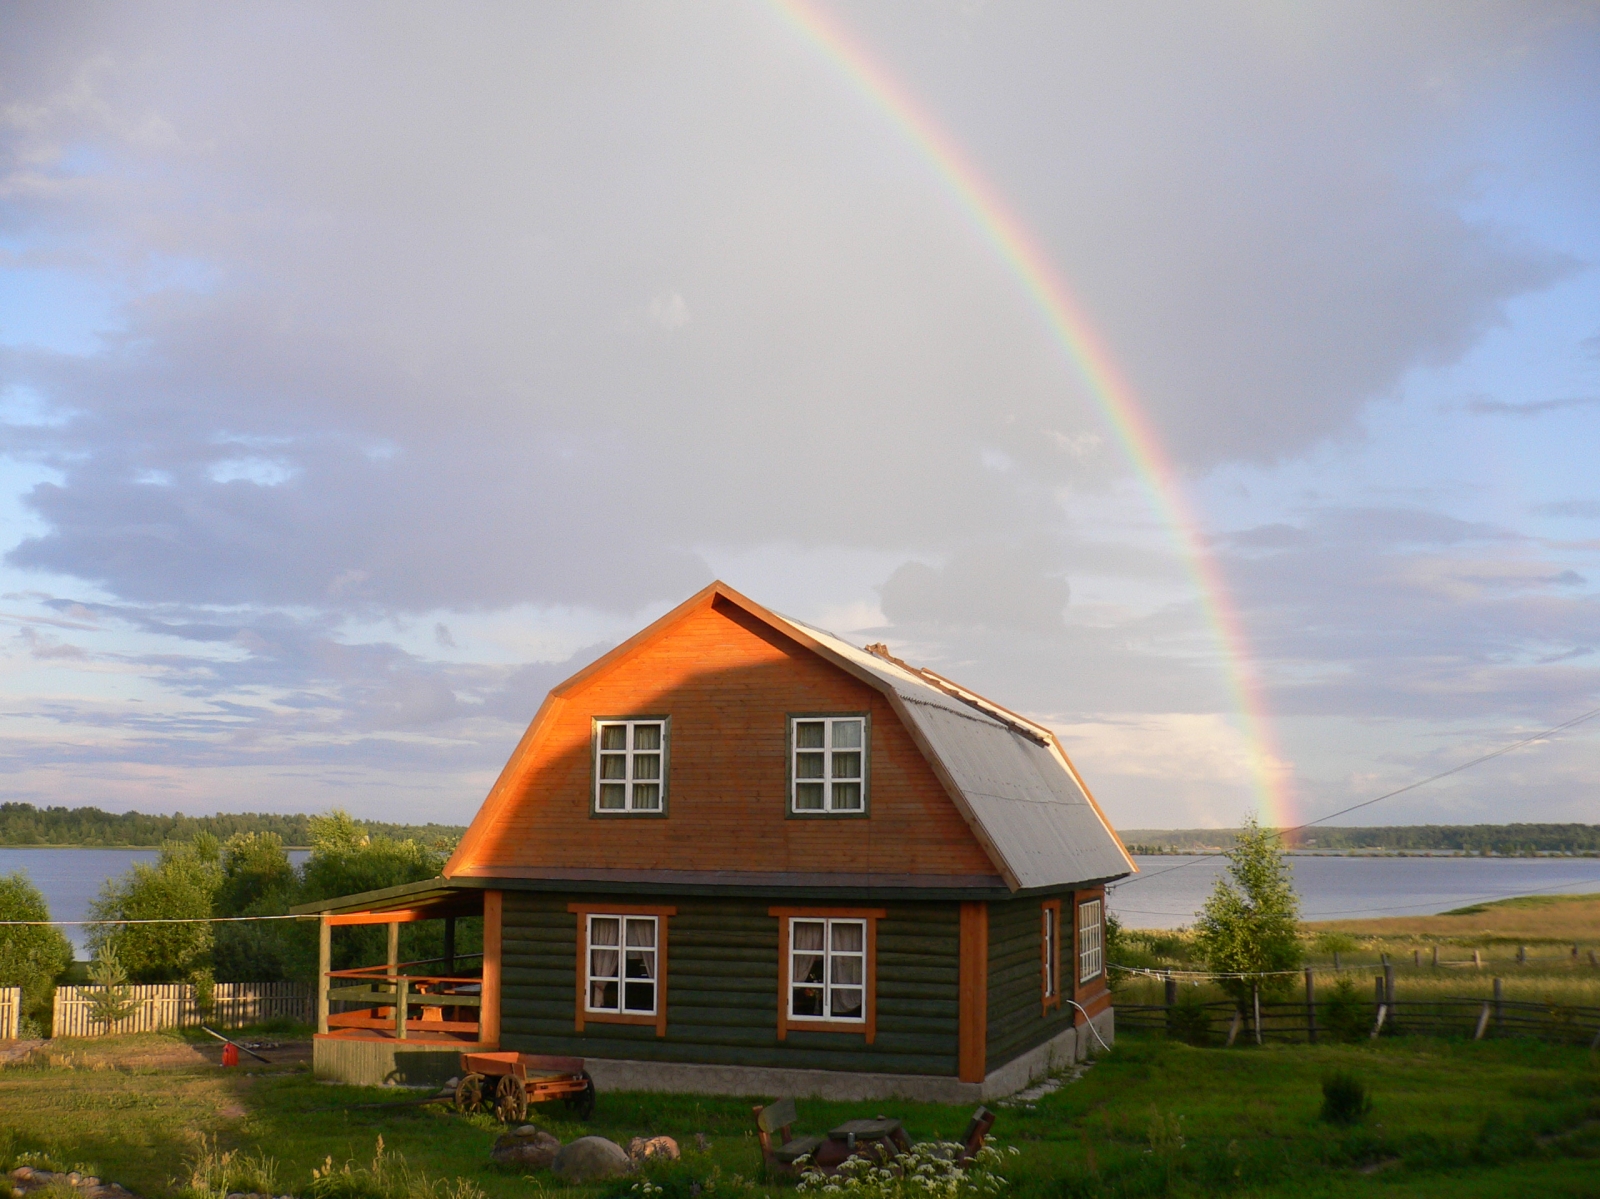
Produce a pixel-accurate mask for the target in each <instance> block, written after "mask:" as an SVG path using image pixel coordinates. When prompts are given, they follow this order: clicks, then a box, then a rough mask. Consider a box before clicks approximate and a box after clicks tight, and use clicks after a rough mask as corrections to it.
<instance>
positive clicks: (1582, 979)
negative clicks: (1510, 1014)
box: [1110, 895, 1600, 1008]
mask: <svg viewBox="0 0 1600 1199" xmlns="http://www.w3.org/2000/svg"><path fill="white" fill-rule="evenodd" d="M1302 928H1303V930H1304V934H1305V945H1306V951H1307V952H1306V965H1308V966H1310V967H1311V968H1312V970H1313V972H1314V976H1315V983H1316V987H1317V990H1318V993H1319V994H1326V993H1327V991H1328V989H1329V988H1330V987H1331V986H1332V985H1333V984H1334V983H1335V982H1336V981H1337V980H1338V979H1339V978H1340V977H1341V975H1345V976H1349V977H1352V978H1355V979H1357V980H1359V982H1360V983H1361V985H1362V988H1363V991H1364V993H1365V994H1368V995H1370V994H1371V993H1372V990H1371V988H1372V982H1371V980H1372V979H1373V977H1374V976H1375V975H1376V974H1378V973H1380V972H1381V971H1382V968H1383V963H1384V961H1385V959H1387V961H1388V963H1389V964H1390V965H1391V966H1392V967H1393V968H1394V972H1395V989H1396V993H1397V996H1398V997H1399V998H1400V999H1402V1000H1409V1001H1411V1002H1413V1003H1424V1002H1427V1001H1429V1000H1433V999H1441V998H1444V997H1461V998H1469V999H1479V1000H1488V999H1491V998H1492V997H1493V995H1494V980H1495V979H1496V978H1499V979H1501V981H1502V994H1503V995H1504V997H1505V998H1506V999H1508V1000H1513V1001H1525V1002H1530V1003H1542V1004H1551V1005H1560V1006H1566V1007H1592V1008H1600V965H1596V962H1595V959H1594V958H1591V957H1590V952H1591V951H1594V952H1595V953H1596V955H1597V956H1600V895H1536V896H1525V897H1522V898H1518V899H1506V900H1500V901H1498V902H1495V903H1487V904H1478V905H1474V906H1472V907H1467V908H1461V909H1458V910H1456V911H1454V912H1445V913H1442V914H1440V915H1436V916H1405V917H1384V918H1381V919H1374V920H1341V921H1327V922H1319V923H1307V924H1305V925H1303V926H1302ZM1120 938H1121V940H1120V943H1119V944H1117V945H1116V946H1115V947H1114V948H1113V950H1112V951H1111V954H1110V957H1111V959H1112V960H1113V961H1116V962H1120V963H1122V964H1124V965H1130V966H1135V967H1142V968H1145V969H1152V970H1164V969H1172V970H1174V971H1185V970H1195V971H1202V970H1204V969H1205V964H1204V963H1203V962H1201V961H1199V960H1198V958H1197V957H1196V955H1195V953H1194V948H1193V944H1192V942H1191V941H1190V938H1189V936H1188V934H1187V933H1186V932H1184V931H1182V930H1178V931H1172V932H1168V931H1152V930H1127V931H1124V932H1123V933H1121V934H1120ZM1435 950H1437V951H1438V959H1439V964H1438V965H1434V964H1433V963H1434V951H1435ZM1475 954H1476V957H1474V955H1475ZM1199 989H1200V991H1201V993H1202V994H1203V996H1204V997H1205V998H1207V999H1216V1000H1220V999H1221V998H1222V997H1223V996H1222V992H1221V991H1220V990H1218V989H1217V988H1215V987H1210V986H1203V987H1201V988H1199ZM1294 991H1295V993H1298V994H1303V986H1301V985H1299V984H1296V986H1295V988H1294ZM1162 992H1163V983H1162V981H1161V980H1160V979H1156V978H1150V977H1148V976H1139V975H1124V976H1123V977H1121V978H1120V979H1118V980H1117V982H1116V995H1117V1000H1118V1002H1119V1003H1129V1004H1152V1003H1160V1002H1161V999H1162Z"/></svg>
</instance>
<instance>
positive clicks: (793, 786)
mask: <svg viewBox="0 0 1600 1199" xmlns="http://www.w3.org/2000/svg"><path fill="white" fill-rule="evenodd" d="M846 722H848V723H852V724H854V725H856V726H857V728H858V729H859V730H860V732H859V736H860V745H857V746H845V747H844V748H843V749H839V750H836V749H835V746H834V732H835V725H836V724H839V723H846ZM802 724H821V725H822V729H823V736H822V746H821V748H820V749H819V748H817V747H814V746H805V747H802V746H801V745H800V744H799V741H800V726H801V725H802ZM871 741H872V721H871V719H870V718H869V717H868V715H867V713H865V712H807V713H797V714H792V715H790V717H789V815H791V816H800V817H815V816H865V815H867V814H868V811H869V809H870V808H871V799H870V796H869V794H868V785H867V780H868V777H869V776H870V774H871V756H870V749H869V746H870V743H871ZM836 752H839V753H857V754H859V755H860V759H861V772H860V774H859V775H855V776H850V775H844V776H839V777H835V776H834V773H833V767H834V754H835V753H836ZM803 753H804V754H814V753H820V754H821V755H822V770H823V773H822V777H821V778H818V777H816V776H815V775H806V776H804V777H802V776H801V775H800V755H801V754H803ZM810 783H820V784H821V785H822V807H820V808H802V807H800V806H799V804H798V803H797V795H798V789H799V787H800V786H801V784H810ZM840 783H844V784H851V783H854V784H855V785H857V786H858V787H859V788H860V791H859V796H860V802H859V803H857V805H856V806H855V807H839V806H837V805H836V804H835V803H834V796H835V791H834V788H835V786H836V785H837V784H840Z"/></svg>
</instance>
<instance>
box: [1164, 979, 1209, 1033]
mask: <svg viewBox="0 0 1600 1199" xmlns="http://www.w3.org/2000/svg"><path fill="white" fill-rule="evenodd" d="M1167 1035H1168V1036H1170V1037H1174V1038H1176V1039H1177V1040H1180V1041H1187V1042H1188V1043H1189V1044H1191V1045H1209V1044H1211V1013H1210V1012H1208V1011H1207V1010H1206V1001H1205V997H1204V996H1203V995H1201V994H1200V988H1199V987H1179V988H1178V999H1177V1002H1176V1003H1174V1004H1173V1005H1172V1007H1171V1009H1170V1010H1169V1011H1168V1012H1167Z"/></svg>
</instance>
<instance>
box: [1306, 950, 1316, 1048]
mask: <svg viewBox="0 0 1600 1199" xmlns="http://www.w3.org/2000/svg"><path fill="white" fill-rule="evenodd" d="M1306 1040H1308V1041H1310V1042H1311V1044H1313V1045H1315V1044H1316V1043H1317V983H1316V976H1315V975H1314V974H1312V973H1311V967H1310V966H1307V967H1306Z"/></svg>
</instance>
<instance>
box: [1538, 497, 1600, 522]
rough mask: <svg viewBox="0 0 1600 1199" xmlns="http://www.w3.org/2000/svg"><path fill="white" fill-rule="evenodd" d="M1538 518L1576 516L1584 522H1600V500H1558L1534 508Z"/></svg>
mask: <svg viewBox="0 0 1600 1199" xmlns="http://www.w3.org/2000/svg"><path fill="white" fill-rule="evenodd" d="M1533 511H1534V514H1535V515H1537V516H1576V517H1579V518H1581V519H1584V520H1600V500H1557V501H1556V502H1554V503H1550V504H1539V505H1538V506H1536V507H1535V508H1534V510H1533Z"/></svg>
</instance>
